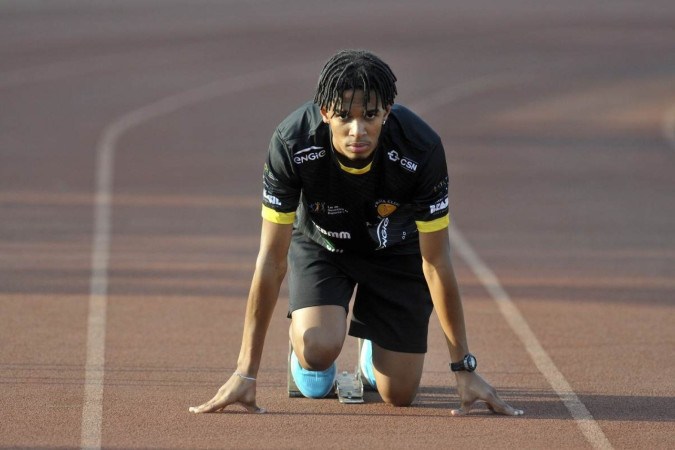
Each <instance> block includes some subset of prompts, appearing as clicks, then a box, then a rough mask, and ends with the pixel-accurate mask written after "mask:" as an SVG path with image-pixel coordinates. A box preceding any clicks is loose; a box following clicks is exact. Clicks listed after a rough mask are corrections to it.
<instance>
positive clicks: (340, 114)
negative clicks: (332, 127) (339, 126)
mask: <svg viewBox="0 0 675 450" xmlns="http://www.w3.org/2000/svg"><path fill="white" fill-rule="evenodd" d="M335 115H336V116H337V117H338V118H340V119H342V120H345V119H346V118H348V117H349V113H348V112H347V111H339V112H338V111H336V112H335Z"/></svg>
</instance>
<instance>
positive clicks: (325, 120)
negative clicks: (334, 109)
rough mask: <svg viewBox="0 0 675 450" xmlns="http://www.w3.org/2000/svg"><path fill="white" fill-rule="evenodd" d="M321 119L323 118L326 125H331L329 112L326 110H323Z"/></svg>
mask: <svg viewBox="0 0 675 450" xmlns="http://www.w3.org/2000/svg"><path fill="white" fill-rule="evenodd" d="M321 117H323V122H324V123H330V117H328V110H327V109H326V108H323V107H322V108H321Z"/></svg>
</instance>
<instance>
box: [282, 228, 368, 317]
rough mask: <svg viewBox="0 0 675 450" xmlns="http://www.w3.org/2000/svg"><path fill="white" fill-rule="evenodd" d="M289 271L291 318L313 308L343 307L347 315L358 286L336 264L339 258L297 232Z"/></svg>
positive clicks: (294, 236)
mask: <svg viewBox="0 0 675 450" xmlns="http://www.w3.org/2000/svg"><path fill="white" fill-rule="evenodd" d="M288 267H289V274H288V291H289V308H288V317H289V318H290V317H291V315H292V313H293V312H295V311H297V310H300V309H303V308H308V307H313V306H326V305H339V306H341V307H342V308H343V309H344V311H345V314H346V313H347V311H348V310H349V301H350V300H351V297H352V293H353V292H354V286H355V282H354V280H352V279H351V278H349V277H348V276H347V275H346V274H345V272H344V271H343V270H342V269H341V268H340V267H339V265H337V264H336V263H335V255H333V254H332V253H331V252H329V251H328V250H326V249H325V248H323V247H321V246H320V245H318V244H317V243H315V242H312V241H311V240H310V239H308V238H307V237H305V236H303V235H302V234H301V233H300V232H298V231H294V232H293V237H292V240H291V245H290V249H289V252H288Z"/></svg>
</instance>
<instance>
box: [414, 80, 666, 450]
mask: <svg viewBox="0 0 675 450" xmlns="http://www.w3.org/2000/svg"><path fill="white" fill-rule="evenodd" d="M531 75H532V72H529V74H528V76H531ZM523 79H524V77H519V76H518V74H517V73H515V72H507V73H504V74H502V75H500V74H496V75H489V76H485V77H481V78H477V79H474V80H472V81H470V82H467V83H464V84H460V85H456V86H451V87H449V88H447V89H444V90H441V91H439V92H436V93H435V94H434V95H432V96H429V97H428V98H426V99H423V100H421V101H419V102H416V103H415V104H414V105H412V108H413V109H414V110H415V111H417V112H418V113H422V112H428V111H431V110H433V109H435V108H439V107H441V106H444V105H445V104H447V103H450V102H452V101H455V100H458V99H460V98H465V97H469V96H471V95H473V94H475V93H478V92H481V91H485V90H487V89H490V88H493V87H499V86H505V85H508V84H511V83H513V82H517V81H520V82H522V81H523ZM671 113H672V116H671V117H670V119H669V120H670V121H671V122H668V123H669V124H670V125H675V108H673V110H672V111H671ZM669 129H670V130H671V131H672V130H673V127H672V126H671V127H670V128H669ZM673 142H674V143H675V138H674V139H673ZM448 232H449V235H450V242H451V243H452V246H453V248H455V249H456V250H457V251H458V252H459V254H460V256H461V257H462V259H464V261H465V262H466V263H467V265H468V266H469V267H470V268H471V270H472V272H473V273H474V274H475V275H476V277H477V278H478V279H479V280H480V282H481V284H482V285H483V286H484V287H485V289H486V290H487V291H488V292H489V293H490V295H491V296H492V298H493V299H494V301H495V302H496V303H497V306H498V308H499V311H500V312H501V313H502V315H503V316H504V319H505V320H506V322H507V323H508V324H509V326H510V327H511V329H512V330H513V332H514V333H515V334H516V336H518V338H519V339H520V342H522V344H523V346H524V347H525V350H526V351H527V353H528V354H529V355H530V358H532V361H533V362H534V364H535V366H536V367H537V369H538V370H539V372H541V374H542V375H543V376H544V378H545V379H546V381H547V382H548V383H549V384H550V385H551V387H552V388H553V390H554V391H555V392H556V394H558V397H560V400H562V402H563V404H564V405H565V407H566V408H567V410H568V411H569V412H570V414H571V415H572V418H573V419H574V420H575V422H576V423H577V426H578V427H579V429H580V430H581V432H582V433H583V435H584V437H585V438H586V440H587V441H588V442H589V443H590V444H591V446H593V448H597V449H611V448H613V447H612V444H611V443H610V442H609V440H608V439H607V436H605V434H604V433H603V431H602V429H601V428H600V426H599V425H598V424H597V422H596V421H595V419H594V418H593V415H592V414H591V413H590V411H588V408H586V406H585V405H584V404H583V402H582V401H581V400H580V399H579V397H578V396H577V395H576V393H575V392H574V390H573V389H572V386H571V385H570V384H569V382H568V381H567V380H566V379H565V376H564V375H563V374H562V372H560V370H559V369H558V368H557V367H556V365H555V363H554V362H553V360H552V359H551V357H550V356H549V355H548V353H546V350H544V347H543V346H542V345H541V343H540V342H539V339H537V336H536V335H535V334H534V332H533V331H532V329H531V328H530V326H529V325H528V323H527V321H526V320H525V317H524V316H523V315H522V313H521V312H520V310H518V307H517V306H516V305H515V303H514V302H513V301H512V300H511V298H510V297H509V295H508V294H507V293H506V291H505V290H504V289H503V288H502V286H501V284H500V283H499V279H498V278H497V276H496V275H495V274H494V272H492V270H490V268H489V267H488V266H487V265H486V264H485V263H484V262H483V261H482V260H481V259H480V258H479V256H478V254H477V253H476V252H475V251H474V250H473V248H472V247H471V245H469V243H468V241H467V240H466V239H465V238H464V236H463V235H462V233H461V232H460V231H459V229H458V228H457V226H455V225H453V226H452V227H450V228H449V229H448Z"/></svg>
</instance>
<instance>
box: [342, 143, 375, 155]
mask: <svg viewBox="0 0 675 450" xmlns="http://www.w3.org/2000/svg"><path fill="white" fill-rule="evenodd" d="M347 147H349V149H350V150H351V151H352V152H354V153H363V152H365V151H366V150H368V149H369V148H370V144H369V143H367V142H354V143H352V144H349V145H348V146H347Z"/></svg>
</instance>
